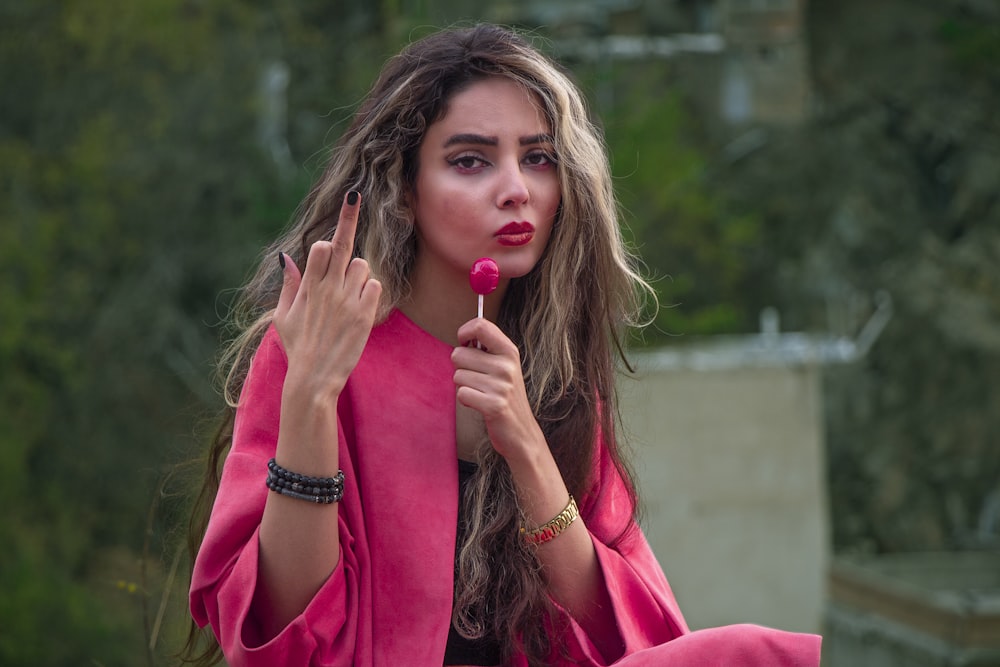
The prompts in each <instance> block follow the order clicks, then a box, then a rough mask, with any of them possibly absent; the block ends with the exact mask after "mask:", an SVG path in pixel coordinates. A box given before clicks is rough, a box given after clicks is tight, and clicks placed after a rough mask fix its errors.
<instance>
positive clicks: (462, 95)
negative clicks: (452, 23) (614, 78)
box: [410, 77, 561, 284]
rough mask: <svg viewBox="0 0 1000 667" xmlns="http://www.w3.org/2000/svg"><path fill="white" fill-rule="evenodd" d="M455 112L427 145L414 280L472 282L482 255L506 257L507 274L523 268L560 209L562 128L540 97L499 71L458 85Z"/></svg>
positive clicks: (535, 256) (431, 131)
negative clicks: (557, 136) (555, 142)
mask: <svg viewBox="0 0 1000 667" xmlns="http://www.w3.org/2000/svg"><path fill="white" fill-rule="evenodd" d="M447 110H448V111H447V114H446V115H445V116H444V117H443V118H441V119H440V120H439V121H437V122H436V123H434V124H433V125H431V126H430V127H429V128H428V129H427V134H426V135H425V136H424V140H423V143H422V144H421V145H420V150H419V168H418V171H417V178H416V184H415V189H414V192H413V196H412V198H411V202H410V203H411V206H412V209H413V213H414V218H415V221H416V227H417V229H416V232H417V257H416V265H415V268H414V282H415V284H416V283H420V282H424V281H429V282H425V283H424V284H441V283H440V281H451V280H462V281H466V283H467V281H468V275H469V269H470V267H471V266H472V264H473V262H475V261H476V260H477V259H478V258H480V257H492V258H493V259H494V260H496V262H497V265H498V266H499V267H500V277H501V281H506V280H508V279H510V278H516V277H520V276H523V275H525V274H527V273H528V272H529V271H531V269H532V268H533V267H534V266H535V264H536V263H538V260H539V258H540V257H541V256H542V253H543V251H544V250H545V246H546V244H548V241H549V237H550V236H551V234H552V226H553V223H554V221H555V217H556V212H557V211H558V209H559V203H560V198H561V194H560V187H559V177H558V174H557V171H556V163H555V153H554V149H553V146H552V130H551V128H550V127H549V125H548V123H547V122H546V121H545V117H544V114H543V113H542V111H541V108H540V107H539V105H538V103H537V101H536V100H535V98H534V97H533V96H532V95H531V94H530V93H529V92H528V91H526V90H525V89H524V88H522V87H520V86H518V85H517V84H516V83H514V82H512V81H510V80H508V79H503V78H499V77H495V78H487V79H483V80H481V81H478V82H476V83H473V84H472V85H470V86H469V87H467V88H465V89H463V90H462V91H461V92H458V93H456V94H455V95H454V96H453V97H452V98H451V100H449V102H448V105H447Z"/></svg>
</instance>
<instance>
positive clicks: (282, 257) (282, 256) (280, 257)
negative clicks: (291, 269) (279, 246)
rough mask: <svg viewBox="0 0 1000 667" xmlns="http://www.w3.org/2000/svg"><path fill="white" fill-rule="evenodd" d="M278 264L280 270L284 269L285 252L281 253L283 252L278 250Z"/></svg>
mask: <svg viewBox="0 0 1000 667" xmlns="http://www.w3.org/2000/svg"><path fill="white" fill-rule="evenodd" d="M278 264H280V265H281V270H282V271H284V270H285V253H283V252H279V253H278Z"/></svg>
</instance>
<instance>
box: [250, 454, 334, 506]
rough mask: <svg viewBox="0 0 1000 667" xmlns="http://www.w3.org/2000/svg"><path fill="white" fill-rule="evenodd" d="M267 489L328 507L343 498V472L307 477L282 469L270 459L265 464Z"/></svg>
mask: <svg viewBox="0 0 1000 667" xmlns="http://www.w3.org/2000/svg"><path fill="white" fill-rule="evenodd" d="M267 488H269V489H270V490H271V491H274V492H275V493H280V494H281V495H283V496H288V497H289V498H295V499H297V500H305V501H307V502H310V503H319V504H325V505H329V504H331V503H336V502H340V500H341V499H342V498H343V497H344V471H343V470H338V471H337V474H336V475H335V476H334V477H309V476H307V475H300V474H299V473H296V472H292V471H291V470H288V469H286V468H282V467H281V466H280V465H278V463H277V462H276V461H275V460H274V459H271V460H270V461H268V462H267Z"/></svg>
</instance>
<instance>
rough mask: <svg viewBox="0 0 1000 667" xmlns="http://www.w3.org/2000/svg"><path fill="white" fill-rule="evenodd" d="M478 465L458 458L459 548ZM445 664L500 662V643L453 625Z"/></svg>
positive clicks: (456, 544) (457, 543)
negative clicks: (466, 500)
mask: <svg viewBox="0 0 1000 667" xmlns="http://www.w3.org/2000/svg"><path fill="white" fill-rule="evenodd" d="M477 468H478V466H477V465H476V464H475V463H472V462H471V461H463V460H462V459H459V460H458V498H459V503H458V538H457V540H456V543H455V549H456V550H457V549H458V548H459V546H460V545H461V544H462V541H463V538H464V536H465V532H466V530H467V522H466V521H465V517H464V516H463V515H462V502H461V500H462V497H463V496H464V495H465V489H466V487H468V485H469V480H470V479H472V475H473V474H475V472H476V469H477ZM444 664H445V665H488V666H490V667H493V666H495V665H499V664H500V644H499V643H498V642H497V641H495V640H492V639H489V638H486V639H475V640H472V639H466V638H464V637H462V635H460V634H458V632H457V631H456V630H455V626H454V625H452V626H451V629H450V630H449V631H448V643H447V645H446V646H445V650H444Z"/></svg>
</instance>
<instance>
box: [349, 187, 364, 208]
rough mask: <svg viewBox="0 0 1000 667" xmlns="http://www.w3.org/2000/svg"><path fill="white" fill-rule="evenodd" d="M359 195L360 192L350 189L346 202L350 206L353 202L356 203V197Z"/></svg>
mask: <svg viewBox="0 0 1000 667" xmlns="http://www.w3.org/2000/svg"><path fill="white" fill-rule="evenodd" d="M360 196H361V194H360V193H359V192H358V191H357V190H351V191H350V192H348V193H347V203H348V204H349V205H351V206H354V205H355V204H357V203H358V197H360Z"/></svg>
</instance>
